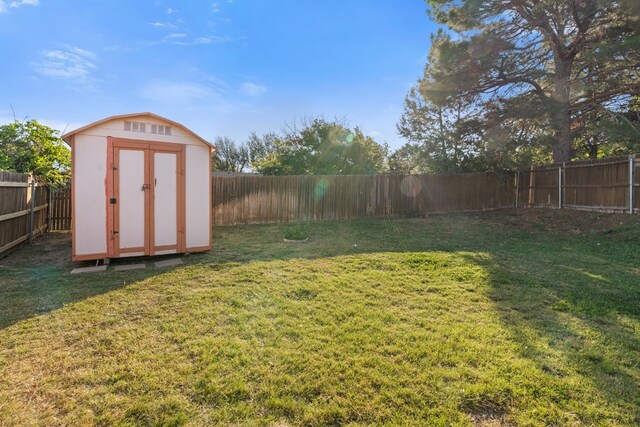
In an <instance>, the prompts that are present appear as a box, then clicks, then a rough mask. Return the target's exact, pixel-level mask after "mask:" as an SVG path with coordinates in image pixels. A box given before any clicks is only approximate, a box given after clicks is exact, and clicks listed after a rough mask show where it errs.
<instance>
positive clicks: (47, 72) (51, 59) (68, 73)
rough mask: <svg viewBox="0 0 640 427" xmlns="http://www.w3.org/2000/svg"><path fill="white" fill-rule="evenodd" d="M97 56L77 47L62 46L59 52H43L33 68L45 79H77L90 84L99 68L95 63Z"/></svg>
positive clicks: (33, 63)
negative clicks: (93, 73)
mask: <svg viewBox="0 0 640 427" xmlns="http://www.w3.org/2000/svg"><path fill="white" fill-rule="evenodd" d="M96 58H97V56H96V54H95V53H93V52H89V51H88V50H85V49H81V48H79V47H75V46H66V45H65V46H62V48H61V49H58V50H43V51H41V52H40V60H39V61H36V62H32V63H31V66H32V67H33V69H34V70H35V71H36V72H37V73H38V74H41V75H43V76H45V77H51V78H54V79H76V80H79V81H81V82H84V83H88V82H90V81H91V80H92V79H91V73H92V72H93V71H94V70H95V69H96V68H97V66H96V65H95V63H94V61H95V59H96Z"/></svg>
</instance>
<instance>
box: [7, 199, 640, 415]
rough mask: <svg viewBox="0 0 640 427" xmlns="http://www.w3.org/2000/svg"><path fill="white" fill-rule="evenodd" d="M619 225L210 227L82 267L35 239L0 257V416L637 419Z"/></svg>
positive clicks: (516, 220) (603, 219) (638, 253)
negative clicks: (173, 251)
mask: <svg viewBox="0 0 640 427" xmlns="http://www.w3.org/2000/svg"><path fill="white" fill-rule="evenodd" d="M578 218H579V219H578ZM618 218H622V220H623V221H625V222H626V223H625V224H623V225H620V224H619V223H618ZM627 218H628V217H622V216H620V217H612V216H607V215H595V214H588V213H584V214H583V213H581V214H580V216H576V214H575V213H571V214H570V213H563V212H536V213H535V216H534V217H530V216H529V217H528V216H526V215H525V214H521V213H517V212H507V213H491V214H484V215H452V216H438V217H432V218H429V219H397V220H370V221H352V222H328V223H322V224H311V225H308V226H307V227H308V229H309V234H310V236H311V238H310V240H309V242H308V243H306V244H304V245H291V244H287V243H283V242H282V231H283V227H282V226H242V227H228V228H217V229H215V230H214V242H215V244H214V249H213V251H211V252H210V253H207V254H199V255H192V256H190V257H187V258H185V261H186V264H185V265H184V266H181V267H178V268H174V269H170V270H159V269H153V268H148V269H146V270H143V271H131V272H126V273H116V272H113V271H110V272H108V273H106V274H100V275H91V276H70V275H69V274H68V270H69V266H68V265H67V263H66V262H65V261H64V260H60V259H57V260H56V259H54V258H53V257H52V255H51V253H52V251H53V250H52V249H51V248H52V247H53V248H54V249H55V248H58V249H57V251H59V250H60V248H61V247H62V246H63V245H64V244H66V243H65V242H66V238H65V237H64V236H55V235H54V236H50V237H46V238H44V239H41V240H40V243H38V245H36V246H34V247H33V248H23V249H21V250H20V251H18V252H17V253H15V254H13V255H11V256H10V257H9V258H7V259H5V260H2V261H0V264H4V265H5V266H4V267H0V327H1V329H0V425H43V426H45V425H46V426H50V425H86V424H94V425H165V426H170V425H183V424H185V425H274V426H289V425H311V426H325V425H385V424H386V425H429V426H432V425H442V426H448V425H522V426H525V425H602V426H616V425H619V426H629V425H637V424H640V393H638V390H640V224H639V223H638V222H637V221H635V220H634V221H631V220H627ZM56 245H57V246H56Z"/></svg>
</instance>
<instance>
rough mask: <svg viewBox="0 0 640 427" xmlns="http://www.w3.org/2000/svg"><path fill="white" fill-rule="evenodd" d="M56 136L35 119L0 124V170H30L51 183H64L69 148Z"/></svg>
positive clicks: (54, 131) (69, 153)
mask: <svg viewBox="0 0 640 427" xmlns="http://www.w3.org/2000/svg"><path fill="white" fill-rule="evenodd" d="M58 135H59V133H58V131H57V130H54V129H51V128H50V127H47V126H45V125H43V124H40V123H38V121H36V120H27V121H19V120H16V121H14V122H13V123H9V124H6V125H2V126H0V169H2V170H9V171H14V172H21V173H33V174H35V175H36V176H38V177H39V178H41V179H44V180H45V181H46V182H48V183H50V184H52V185H62V184H65V183H67V182H68V180H69V176H70V169H71V151H70V150H69V149H68V148H67V146H66V145H65V143H64V142H63V141H62V140H61V139H60V137H59V136H58Z"/></svg>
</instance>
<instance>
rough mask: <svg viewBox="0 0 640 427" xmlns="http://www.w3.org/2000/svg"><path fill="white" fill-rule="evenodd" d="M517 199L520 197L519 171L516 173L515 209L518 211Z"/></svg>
mask: <svg viewBox="0 0 640 427" xmlns="http://www.w3.org/2000/svg"><path fill="white" fill-rule="evenodd" d="M519 197H520V171H516V209H518V198H519Z"/></svg>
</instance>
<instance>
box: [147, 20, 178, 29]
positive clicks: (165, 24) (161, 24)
mask: <svg viewBox="0 0 640 427" xmlns="http://www.w3.org/2000/svg"><path fill="white" fill-rule="evenodd" d="M149 25H151V26H152V27H156V28H175V27H176V26H175V25H173V24H171V23H169V22H159V21H156V22H149Z"/></svg>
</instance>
